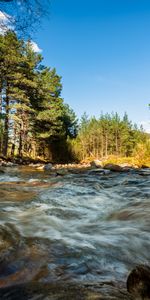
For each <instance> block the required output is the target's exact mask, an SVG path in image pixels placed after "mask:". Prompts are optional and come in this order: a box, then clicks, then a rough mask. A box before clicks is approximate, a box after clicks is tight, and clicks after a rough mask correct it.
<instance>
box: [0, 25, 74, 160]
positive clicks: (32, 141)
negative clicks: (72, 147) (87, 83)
mask: <svg viewBox="0 0 150 300" xmlns="http://www.w3.org/2000/svg"><path fill="white" fill-rule="evenodd" d="M61 90H62V84H61V77H60V76H58V75H57V73H56V70H55V69H51V68H48V67H45V66H44V65H42V56H41V55H40V54H37V53H35V52H34V51H33V49H32V43H31V42H30V41H28V42H25V41H23V40H20V39H18V38H17V35H16V34H15V33H14V32H12V31H8V32H7V33H6V34H5V35H0V153H1V155H3V156H5V157H7V156H9V157H12V158H13V157H14V156H18V157H21V158H22V157H26V156H28V157H32V158H37V157H40V158H43V159H46V158H48V159H51V160H55V159H56V160H59V159H60V158H61V157H62V158H63V159H64V160H65V156H66V159H69V152H68V149H67V142H66V141H67V138H68V137H71V138H73V137H75V136H76V128H77V121H76V116H75V113H74V112H73V110H72V109H71V108H70V107H69V106H68V105H67V104H65V103H64V101H63V99H62V98H61ZM60 156H61V157H60Z"/></svg>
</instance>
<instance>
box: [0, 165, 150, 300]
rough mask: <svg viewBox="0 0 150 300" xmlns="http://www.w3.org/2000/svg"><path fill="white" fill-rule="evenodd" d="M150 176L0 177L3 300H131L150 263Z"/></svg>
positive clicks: (13, 171)
mask: <svg viewBox="0 0 150 300" xmlns="http://www.w3.org/2000/svg"><path fill="white" fill-rule="evenodd" d="M149 230H150V169H142V170H131V171H129V172H110V173H109V174H107V173H106V174H103V173H101V172H99V171H88V170H85V171H83V172H71V173H68V174H66V175H65V176H54V174H50V173H49V172H43V171H37V170H35V169H34V168H31V167H12V168H5V170H4V173H0V253H1V255H0V299H2V300H6V299H8V300H26V299H30V300H51V299H52V300H58V299H63V300H64V299H68V300H70V299H71V300H74V299H77V300H80V299H84V300H89V299H91V300H95V299H118V300H119V299H130V296H129V295H128V293H127V292H126V279H127V276H128V274H129V272H130V271H131V270H132V269H133V268H134V267H135V266H136V265H137V264H141V263H142V264H143V263H144V264H145V263H146V264H149V261H150V232H149Z"/></svg>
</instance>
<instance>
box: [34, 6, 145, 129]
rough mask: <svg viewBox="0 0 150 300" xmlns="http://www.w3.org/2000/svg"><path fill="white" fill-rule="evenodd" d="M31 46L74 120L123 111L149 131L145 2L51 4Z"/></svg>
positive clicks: (121, 112)
mask: <svg viewBox="0 0 150 300" xmlns="http://www.w3.org/2000/svg"><path fill="white" fill-rule="evenodd" d="M35 41H36V42H37V43H38V45H39V47H40V48H41V49H42V54H43V56H44V63H45V64H47V65H49V66H52V67H56V69H57V73H58V74H59V75H61V76H62V82H63V93H62V96H63V98H64V100H65V102H67V103H69V104H70V105H71V107H72V108H73V109H74V110H75V112H76V114H77V115H78V116H81V114H83V112H84V111H86V112H87V114H88V115H96V116H98V115H99V114H100V112H101V111H103V112H111V111H117V112H118V113H119V114H120V115H122V114H123V113H124V111H126V112H127V113H128V115H129V117H130V119H132V120H133V122H137V123H138V124H139V123H141V122H145V124H146V125H144V126H145V127H147V126H148V122H149V120H150V111H149V108H148V103H150V1H149V0H148V1H146V0H92V1H88V0H51V9H50V16H49V18H48V20H44V22H43V24H42V28H41V29H40V30H38V33H37V35H36V39H35ZM149 129H150V126H149Z"/></svg>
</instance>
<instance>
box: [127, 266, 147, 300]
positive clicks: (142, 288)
mask: <svg viewBox="0 0 150 300" xmlns="http://www.w3.org/2000/svg"><path fill="white" fill-rule="evenodd" d="M127 290H128V292H129V293H130V294H132V295H133V297H134V299H136V300H137V299H139V300H146V299H150V266H146V265H139V266H137V267H136V268H135V269H133V270H132V271H131V273H130V274H129V276H128V279H127Z"/></svg>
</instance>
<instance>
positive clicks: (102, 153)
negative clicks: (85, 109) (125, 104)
mask: <svg viewBox="0 0 150 300" xmlns="http://www.w3.org/2000/svg"><path fill="white" fill-rule="evenodd" d="M145 140H146V135H145V133H144V132H143V131H141V130H140V129H138V128H137V127H136V126H135V125H133V124H132V122H131V121H129V120H128V116H127V114H126V113H125V115H124V117H123V118H122V119H121V118H120V117H119V115H118V114H117V113H112V114H101V115H100V117H99V119H96V118H94V117H92V118H90V119H89V118H88V117H87V116H86V114H84V115H83V116H82V118H81V124H80V129H79V134H78V136H77V138H76V140H75V141H73V143H72V147H73V151H74V153H76V156H77V157H80V159H81V160H86V159H87V158H91V159H93V158H104V157H105V158H107V157H108V156H110V155H116V156H131V155H132V154H133V152H134V149H135V147H136V145H137V144H138V143H139V142H140V141H145Z"/></svg>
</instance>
